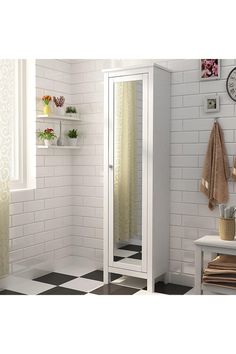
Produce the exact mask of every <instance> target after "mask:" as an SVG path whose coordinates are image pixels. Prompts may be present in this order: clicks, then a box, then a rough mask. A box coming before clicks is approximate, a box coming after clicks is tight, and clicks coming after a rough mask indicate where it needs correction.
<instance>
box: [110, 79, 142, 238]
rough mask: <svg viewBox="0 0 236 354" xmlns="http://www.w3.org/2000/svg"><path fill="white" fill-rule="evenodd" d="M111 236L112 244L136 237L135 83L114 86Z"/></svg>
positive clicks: (121, 83)
mask: <svg viewBox="0 0 236 354" xmlns="http://www.w3.org/2000/svg"><path fill="white" fill-rule="evenodd" d="M114 115H115V116H114V142H115V144H114V232H115V240H116V241H128V240H129V239H130V238H131V237H132V236H135V235H136V232H137V230H136V229H137V223H136V208H135V196H136V143H135V142H136V83H135V82H134V81H130V82H118V83H116V84H115V110H114Z"/></svg>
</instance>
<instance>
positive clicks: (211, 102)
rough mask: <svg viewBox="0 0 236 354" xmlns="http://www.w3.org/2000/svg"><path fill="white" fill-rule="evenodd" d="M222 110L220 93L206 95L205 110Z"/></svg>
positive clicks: (208, 111) (211, 111) (212, 111)
mask: <svg viewBox="0 0 236 354" xmlns="http://www.w3.org/2000/svg"><path fill="white" fill-rule="evenodd" d="M219 111H220V98H219V96H218V95H208V96H205V97H204V112H205V113H216V112H219Z"/></svg>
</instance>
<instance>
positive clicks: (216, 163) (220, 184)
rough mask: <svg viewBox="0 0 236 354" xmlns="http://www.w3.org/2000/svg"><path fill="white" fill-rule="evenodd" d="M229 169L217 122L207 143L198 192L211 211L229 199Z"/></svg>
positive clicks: (221, 134)
mask: <svg viewBox="0 0 236 354" xmlns="http://www.w3.org/2000/svg"><path fill="white" fill-rule="evenodd" d="M228 178H229V167H228V160H227V156H226V150H225V144H224V139H223V133H222V131H221V128H220V125H219V123H218V122H215V123H214V126H213V129H212V131H211V135H210V140H209V142H208V147H207V153H206V157H205V162H204V166H203V173H202V179H201V185H200V191H201V192H203V193H204V194H205V195H206V196H207V198H208V207H209V209H211V210H213V209H214V207H215V206H216V204H217V203H219V204H221V203H226V202H227V201H228V198H229V194H228V182H227V179H228Z"/></svg>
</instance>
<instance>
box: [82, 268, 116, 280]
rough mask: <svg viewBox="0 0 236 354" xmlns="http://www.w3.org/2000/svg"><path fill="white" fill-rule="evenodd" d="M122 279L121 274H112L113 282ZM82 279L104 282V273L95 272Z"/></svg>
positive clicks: (100, 271)
mask: <svg viewBox="0 0 236 354" xmlns="http://www.w3.org/2000/svg"><path fill="white" fill-rule="evenodd" d="M120 277H121V275H120V274H114V273H111V281H113V280H115V279H118V278H120ZM81 278H87V279H92V280H98V281H102V282H103V271H102V270H95V271H94V272H91V273H88V274H85V275H83V276H82V277H81Z"/></svg>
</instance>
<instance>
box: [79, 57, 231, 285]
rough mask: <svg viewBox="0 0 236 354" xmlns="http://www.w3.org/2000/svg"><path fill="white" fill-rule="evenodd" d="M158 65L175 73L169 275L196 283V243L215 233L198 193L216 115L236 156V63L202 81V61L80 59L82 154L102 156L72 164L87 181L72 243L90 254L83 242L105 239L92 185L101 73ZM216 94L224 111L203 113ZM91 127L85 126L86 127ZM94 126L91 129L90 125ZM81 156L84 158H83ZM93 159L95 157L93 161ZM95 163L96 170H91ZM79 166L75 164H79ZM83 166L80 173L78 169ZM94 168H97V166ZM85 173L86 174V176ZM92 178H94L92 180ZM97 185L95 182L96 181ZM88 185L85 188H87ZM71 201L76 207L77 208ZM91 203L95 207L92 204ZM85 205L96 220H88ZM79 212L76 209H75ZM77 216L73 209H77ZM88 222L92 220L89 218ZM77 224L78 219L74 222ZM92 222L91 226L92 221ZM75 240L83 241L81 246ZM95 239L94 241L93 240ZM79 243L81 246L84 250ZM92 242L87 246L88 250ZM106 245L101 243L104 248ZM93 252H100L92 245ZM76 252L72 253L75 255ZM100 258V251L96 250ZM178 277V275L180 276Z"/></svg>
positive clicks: (99, 134)
mask: <svg viewBox="0 0 236 354" xmlns="http://www.w3.org/2000/svg"><path fill="white" fill-rule="evenodd" d="M152 62H156V63H158V64H160V65H162V66H165V67H168V68H169V69H170V70H172V71H173V72H172V87H171V128H170V130H171V132H170V134H171V163H170V168H171V180H170V197H171V205H170V240H171V242H170V268H169V270H170V273H171V274H172V275H173V279H175V280H176V281H178V279H179V281H180V282H182V280H181V279H184V281H185V282H186V281H189V284H192V281H193V278H192V275H193V273H194V252H193V250H194V248H193V241H194V240H195V239H197V238H198V237H201V236H202V235H204V234H208V233H209V234H216V233H217V217H218V211H217V210H215V211H213V212H211V211H209V210H208V208H207V199H206V198H205V196H204V195H203V194H201V193H200V192H199V181H200V177H201V170H202V164H203V160H204V155H205V152H206V148H207V142H208V139H209V134H210V130H211V128H212V125H213V121H214V117H215V116H217V117H218V116H219V117H220V119H219V122H220V124H221V126H222V128H223V131H224V136H225V141H226V148H227V151H228V154H229V161H230V164H231V165H232V156H233V155H234V154H236V148H235V144H234V143H235V142H236V120H235V118H234V115H235V109H236V108H235V104H234V103H233V101H232V100H231V99H230V98H229V97H228V96H227V94H226V88H225V83H226V78H227V75H228V73H229V72H230V70H231V69H232V68H233V66H234V65H236V60H234V59H230V60H221V79H220V80H216V81H209V82H203V81H200V80H199V60H198V59H192V60H191V59H188V60H181V59H179V60H116V61H114V60H80V61H74V62H72V72H73V73H74V74H73V76H72V102H73V103H74V104H78V105H79V109H80V113H81V119H82V120H83V123H84V125H83V135H82V138H81V144H83V151H85V150H86V151H88V149H91V151H92V147H95V151H96V152H97V154H98V156H97V155H96V156H94V155H93V156H89V154H88V155H87V156H86V155H85V156H83V157H82V156H81V154H80V152H78V157H77V160H74V161H73V162H74V169H73V176H76V175H78V176H79V175H81V174H83V177H84V181H83V183H82V184H80V185H77V187H76V198H77V197H79V199H77V203H79V205H80V206H81V208H80V209H77V212H76V215H78V216H81V217H82V218H81V219H80V222H77V223H76V225H74V226H73V235H74V236H73V242H74V244H75V243H76V244H77V251H78V254H83V251H84V250H85V249H86V254H87V255H89V254H93V255H94V253H89V252H91V250H87V247H88V243H87V241H83V243H82V240H81V239H82V238H90V239H93V240H94V242H95V237H96V234H97V232H99V233H100V235H101V237H102V228H100V227H98V226H99V225H100V226H101V227H102V222H98V220H97V219H100V220H102V214H100V215H101V216H100V217H99V214H97V210H96V208H97V207H96V206H97V204H94V202H95V203H99V208H101V209H102V195H101V196H100V197H99V196H98V195H96V196H95V192H96V188H95V186H96V183H94V184H93V185H92V184H90V188H89V189H87V187H85V186H87V180H88V178H89V177H91V176H93V177H99V176H101V175H102V170H103V168H102V163H101V160H98V158H99V157H100V159H102V156H103V155H102V150H103V149H102V147H103V74H102V73H101V71H100V70H101V69H106V68H111V67H123V66H129V65H139V64H143V63H145V64H146V63H147V64H148V63H152ZM211 93H217V94H219V95H220V103H221V106H220V112H219V113H217V114H214V113H210V114H209V113H208V114H206V113H204V112H203V98H204V96H205V95H209V94H211ZM86 123H87V124H86ZM90 125H92V128H93V129H91V127H90ZM79 155H80V156H79ZM94 157H95V158H94ZM93 163H95V165H96V169H95V170H94V169H90V170H89V169H88V167H91V165H93ZM75 165H77V166H75ZM78 165H79V167H81V168H82V171H81V170H80V169H79V168H78ZM93 167H94V165H93ZM86 171H87V172H88V173H87V175H86ZM92 180H93V179H90V181H92ZM94 181H96V178H95V179H94ZM83 186H84V187H83ZM229 189H230V191H231V193H230V203H236V194H235V193H236V186H234V187H233V184H232V182H229ZM75 201H76V200H75V199H74V200H73V205H78V204H77V203H76V204H75ZM91 203H92V204H91ZM85 207H92V209H93V210H94V211H92V209H89V212H90V213H92V212H93V213H94V215H96V217H89V218H86V217H85V216H84V215H83V213H84V210H85V209H84V208H85ZM74 210H75V209H74ZM74 212H75V211H74ZM87 219H89V220H87ZM75 220H76V219H75ZM88 221H89V222H88ZM76 237H79V238H80V241H79V243H78V242H77V241H76ZM90 241H91V240H90ZM80 245H81V246H80ZM92 245H93V243H92V242H90V243H89V247H88V248H89V249H90V247H92ZM101 246H102V245H101ZM93 248H94V250H95V249H96V246H95V243H94V247H93ZM77 251H76V249H75V250H74V252H77ZM98 251H99V252H98V253H97V254H99V256H100V255H102V249H98ZM178 276H179V277H178Z"/></svg>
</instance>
